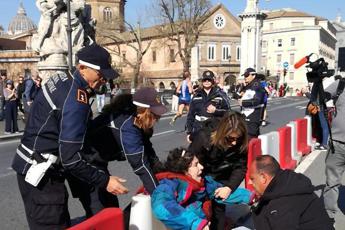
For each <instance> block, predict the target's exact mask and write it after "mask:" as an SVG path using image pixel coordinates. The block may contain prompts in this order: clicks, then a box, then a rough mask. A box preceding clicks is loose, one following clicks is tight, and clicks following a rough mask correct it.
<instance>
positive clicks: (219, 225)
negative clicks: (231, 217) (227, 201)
mask: <svg viewBox="0 0 345 230" xmlns="http://www.w3.org/2000/svg"><path fill="white" fill-rule="evenodd" d="M210 229H211V230H224V229H225V205H224V204H220V203H217V202H216V201H214V200H212V217H211V226H210Z"/></svg>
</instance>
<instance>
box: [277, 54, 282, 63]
mask: <svg viewBox="0 0 345 230" xmlns="http://www.w3.org/2000/svg"><path fill="white" fill-rule="evenodd" d="M281 62H282V55H281V54H277V63H281Z"/></svg>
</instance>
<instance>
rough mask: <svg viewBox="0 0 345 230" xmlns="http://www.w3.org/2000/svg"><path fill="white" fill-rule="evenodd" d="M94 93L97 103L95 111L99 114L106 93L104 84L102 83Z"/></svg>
mask: <svg viewBox="0 0 345 230" xmlns="http://www.w3.org/2000/svg"><path fill="white" fill-rule="evenodd" d="M95 93H96V101H97V111H98V113H101V112H102V109H103V107H104V104H105V94H106V93H107V86H106V84H105V81H103V82H102V84H101V85H100V86H99V88H98V89H96V90H95Z"/></svg>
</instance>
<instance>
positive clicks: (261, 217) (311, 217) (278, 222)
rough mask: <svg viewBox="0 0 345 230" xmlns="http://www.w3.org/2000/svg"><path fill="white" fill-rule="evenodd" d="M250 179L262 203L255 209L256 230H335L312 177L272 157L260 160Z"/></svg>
mask: <svg viewBox="0 0 345 230" xmlns="http://www.w3.org/2000/svg"><path fill="white" fill-rule="evenodd" d="M249 177H250V182H251V183H252V185H253V187H254V190H255V192H256V193H257V195H258V196H259V199H258V203H257V204H256V205H255V206H253V207H252V213H253V220H254V226H255V229H257V230H267V229H272V230H278V229H279V230H293V229H296V230H297V229H298V230H307V229H313V230H318V229H319V230H326V229H327V230H331V229H334V228H333V226H332V223H331V220H330V218H329V217H328V215H327V213H326V210H325V206H324V204H323V202H322V199H321V198H319V197H318V196H317V195H316V194H315V193H314V190H315V188H314V186H313V185H312V184H311V182H310V179H309V178H308V177H306V176H304V175H303V174H299V173H295V172H294V171H291V170H282V169H281V168H280V165H279V163H278V162H277V161H276V159H274V157H272V156H270V155H261V156H258V157H256V159H255V160H254V161H253V162H252V164H251V166H250V173H249Z"/></svg>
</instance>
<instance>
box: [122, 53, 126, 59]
mask: <svg viewBox="0 0 345 230" xmlns="http://www.w3.org/2000/svg"><path fill="white" fill-rule="evenodd" d="M122 60H126V51H122Z"/></svg>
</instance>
